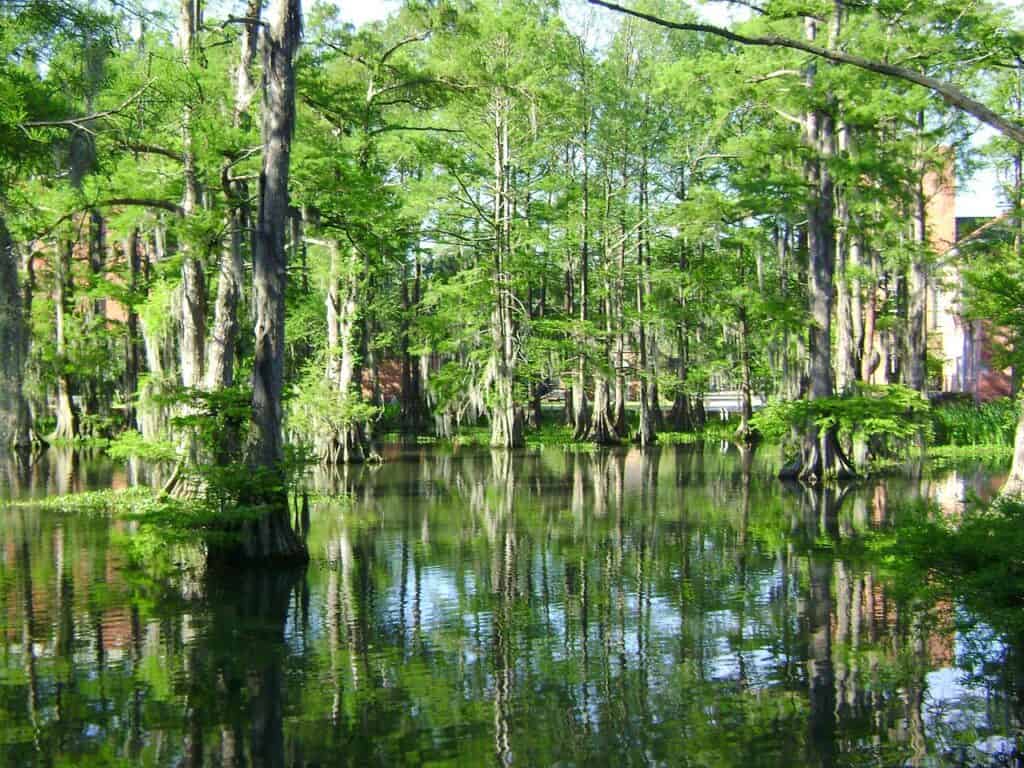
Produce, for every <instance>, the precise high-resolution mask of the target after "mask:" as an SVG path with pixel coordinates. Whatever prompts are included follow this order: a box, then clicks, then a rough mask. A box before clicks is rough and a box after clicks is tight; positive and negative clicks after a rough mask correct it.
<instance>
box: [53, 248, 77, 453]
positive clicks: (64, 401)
mask: <svg viewBox="0 0 1024 768" xmlns="http://www.w3.org/2000/svg"><path fill="white" fill-rule="evenodd" d="M73 250H74V243H72V242H71V240H62V241H61V242H60V244H59V245H58V246H57V253H56V254H55V255H54V267H55V268H54V271H53V281H54V287H53V307H54V326H55V331H56V352H57V366H58V369H57V402H56V410H55V415H56V417H57V424H56V426H55V427H54V429H53V432H51V433H50V435H49V436H48V437H47V440H49V441H50V442H53V441H55V440H60V441H66V440H74V439H75V437H77V435H78V414H77V412H76V410H75V408H74V404H73V403H72V400H71V376H70V374H69V373H68V367H69V366H68V363H67V341H66V333H65V326H66V324H67V305H68V291H69V286H70V285H71V279H70V275H69V272H70V270H71V254H72V251H73Z"/></svg>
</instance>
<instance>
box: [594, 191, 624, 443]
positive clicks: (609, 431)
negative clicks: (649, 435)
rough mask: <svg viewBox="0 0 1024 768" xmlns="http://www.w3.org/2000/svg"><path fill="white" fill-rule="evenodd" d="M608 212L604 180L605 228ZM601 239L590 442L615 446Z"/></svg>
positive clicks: (608, 294)
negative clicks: (600, 317)
mask: <svg viewBox="0 0 1024 768" xmlns="http://www.w3.org/2000/svg"><path fill="white" fill-rule="evenodd" d="M610 209H611V184H610V182H608V181H607V180H606V182H605V196H604V221H605V223H606V224H607V223H608V222H609V221H610V219H609V212H610ZM604 239H605V242H604V243H603V244H602V251H603V254H604V263H603V266H602V273H603V276H602V283H603V289H604V297H603V300H602V301H601V302H599V305H600V304H603V308H604V329H605V340H604V341H603V342H602V344H601V347H602V349H601V355H600V360H601V362H600V364H599V365H597V366H596V367H595V368H594V401H593V405H592V407H591V415H590V439H591V440H592V441H593V442H595V443H597V444H598V445H611V444H613V443H617V442H619V439H620V436H621V435H620V433H619V431H618V430H617V429H616V426H615V423H614V421H613V420H612V414H611V402H610V400H611V397H610V395H611V392H610V387H609V384H608V374H607V372H606V371H607V368H606V367H605V366H606V365H607V364H608V363H611V362H612V351H611V344H610V343H609V341H608V339H610V338H611V336H612V304H611V302H612V284H611V280H610V278H609V276H608V262H609V259H610V251H611V248H612V244H611V242H610V237H609V234H608V232H607V231H606V232H605V238H604ZM613 373H614V371H613Z"/></svg>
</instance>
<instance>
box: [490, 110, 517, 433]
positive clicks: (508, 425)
mask: <svg viewBox="0 0 1024 768" xmlns="http://www.w3.org/2000/svg"><path fill="white" fill-rule="evenodd" d="M494 116H495V124H494V180H495V195H494V235H495V248H494V275H493V284H494V299H495V306H494V309H493V311H492V312H491V338H492V342H493V344H494V347H493V352H492V368H493V370H492V375H493V377H494V397H493V399H492V404H491V410H490V419H491V446H492V447H494V448H517V447H519V446H521V445H522V444H523V423H522V414H521V412H520V409H519V407H518V406H517V404H516V400H515V389H514V387H515V372H516V352H515V349H514V342H515V338H514V337H515V324H514V322H513V317H512V310H513V306H512V305H513V301H514V297H513V295H512V292H513V286H512V276H511V273H510V269H511V265H510V264H509V257H510V256H511V254H512V214H513V210H512V179H511V158H510V146H509V125H508V119H509V115H508V96H507V94H505V93H500V94H498V95H497V96H496V98H495V102H494Z"/></svg>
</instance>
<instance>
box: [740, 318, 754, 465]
mask: <svg viewBox="0 0 1024 768" xmlns="http://www.w3.org/2000/svg"><path fill="white" fill-rule="evenodd" d="M739 320H740V333H739V357H740V425H739V427H738V428H737V429H736V440H737V441H738V442H739V443H740V444H741V445H744V446H750V445H752V444H753V442H754V430H753V429H752V428H751V426H750V419H751V417H752V416H753V415H754V407H753V404H752V401H751V394H752V393H751V390H752V385H751V376H750V346H749V344H748V343H747V336H748V334H749V333H750V325H749V323H748V322H747V309H746V307H740V311H739Z"/></svg>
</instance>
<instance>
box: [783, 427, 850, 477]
mask: <svg viewBox="0 0 1024 768" xmlns="http://www.w3.org/2000/svg"><path fill="white" fill-rule="evenodd" d="M855 477H857V471H856V470H855V469H854V467H853V465H852V464H851V463H850V460H849V459H848V458H847V457H846V454H845V453H844V452H843V448H842V446H841V445H840V444H839V436H838V435H837V434H836V430H835V429H834V428H832V429H816V428H811V429H809V430H808V431H807V434H806V436H805V437H804V439H803V444H802V445H801V447H800V453H799V454H797V456H796V457H795V458H794V459H793V460H792V461H790V462H789V463H788V464H786V465H785V466H784V467H783V468H782V469H781V470H779V478H780V479H781V480H799V481H800V482H802V483H806V484H808V485H818V484H821V483H829V482H833V481H836V480H852V479H853V478H855Z"/></svg>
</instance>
